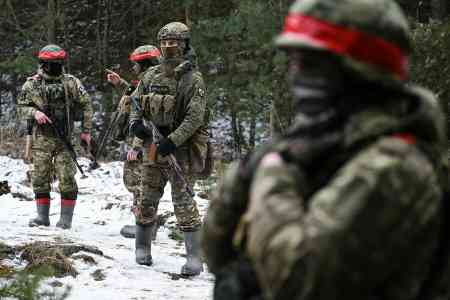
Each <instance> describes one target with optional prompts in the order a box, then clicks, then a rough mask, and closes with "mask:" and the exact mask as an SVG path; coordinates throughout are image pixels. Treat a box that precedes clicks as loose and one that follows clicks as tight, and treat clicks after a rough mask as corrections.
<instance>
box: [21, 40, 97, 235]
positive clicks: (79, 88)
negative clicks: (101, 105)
mask: <svg viewBox="0 0 450 300" xmlns="http://www.w3.org/2000/svg"><path fill="white" fill-rule="evenodd" d="M38 58H39V69H38V71H37V74H36V75H34V76H32V77H30V78H28V80H27V81H26V82H25V84H24V85H23V87H22V91H21V94H20V96H19V98H18V113H19V115H20V116H21V118H22V119H24V120H30V119H33V120H34V121H35V123H36V125H35V128H34V142H33V147H32V159H33V164H34V170H33V172H32V184H33V191H34V193H35V198H36V205H37V213H38V216H37V218H35V219H32V220H31V221H30V223H29V226H40V225H43V226H49V225H50V220H49V209H50V182H51V180H52V178H51V176H52V172H53V171H54V172H55V173H56V174H55V175H56V177H57V179H58V180H59V191H60V193H61V216H60V220H59V221H58V223H57V224H56V226H57V227H60V228H63V229H69V228H71V226H72V216H73V211H74V208H75V203H76V199H77V193H78V188H77V183H76V181H75V173H76V169H75V165H74V162H73V161H72V159H71V156H70V153H69V152H68V151H67V150H66V148H65V147H64V144H63V141H61V140H60V139H59V138H58V137H57V135H56V133H55V131H54V129H53V127H52V126H50V124H49V123H51V124H53V126H55V127H56V128H58V130H59V132H62V134H63V135H64V136H65V137H66V140H68V141H70V137H71V135H72V131H73V120H74V117H75V111H76V110H78V111H80V110H81V111H82V112H83V122H82V133H81V139H82V140H83V141H85V142H86V143H87V144H88V145H89V144H90V141H91V134H90V132H91V128H92V104H91V99H90V97H89V95H88V93H87V92H86V90H85V88H84V87H83V85H82V83H81V82H80V80H79V79H78V78H76V77H75V76H72V75H69V74H65V73H64V63H65V61H66V52H65V51H64V50H63V49H62V48H61V47H59V46H56V45H47V46H45V47H44V48H42V50H40V52H39V56H38ZM49 116H52V119H50V117H49Z"/></svg>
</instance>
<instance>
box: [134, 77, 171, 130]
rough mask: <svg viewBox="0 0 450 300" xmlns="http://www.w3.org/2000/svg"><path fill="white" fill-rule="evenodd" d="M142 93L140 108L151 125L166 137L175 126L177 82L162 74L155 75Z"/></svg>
mask: <svg viewBox="0 0 450 300" xmlns="http://www.w3.org/2000/svg"><path fill="white" fill-rule="evenodd" d="M144 93H145V95H144V96H143V98H142V108H143V109H144V111H148V112H149V114H150V115H149V117H150V118H151V119H152V121H153V123H154V124H155V125H156V126H158V128H160V130H161V132H162V133H163V135H165V136H167V135H168V133H170V132H172V130H173V129H174V125H175V109H176V99H175V96H176V93H177V81H176V80H175V78H169V77H167V76H166V75H165V74H164V73H163V72H159V73H155V75H154V76H153V78H152V80H151V82H150V83H149V85H148V86H147V87H146V90H145V91H144Z"/></svg>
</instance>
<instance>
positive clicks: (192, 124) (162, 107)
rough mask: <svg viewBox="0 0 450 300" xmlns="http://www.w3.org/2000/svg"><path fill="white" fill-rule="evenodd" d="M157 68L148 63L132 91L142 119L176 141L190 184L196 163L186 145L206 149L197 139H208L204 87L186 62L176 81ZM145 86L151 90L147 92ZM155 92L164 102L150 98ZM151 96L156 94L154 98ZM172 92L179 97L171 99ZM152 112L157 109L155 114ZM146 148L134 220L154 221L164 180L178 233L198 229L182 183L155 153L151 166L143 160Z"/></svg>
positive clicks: (178, 154) (191, 202) (197, 74)
mask: <svg viewBox="0 0 450 300" xmlns="http://www.w3.org/2000/svg"><path fill="white" fill-rule="evenodd" d="M163 68H164V66H157V67H154V68H153V70H151V71H149V73H147V74H146V75H145V76H144V79H143V80H142V81H141V83H140V85H139V87H138V94H137V95H139V96H141V107H142V108H143V116H142V117H143V118H144V119H146V118H148V119H150V120H152V121H153V123H154V124H155V125H156V126H158V128H159V130H160V131H161V132H162V133H163V135H164V136H168V137H169V138H170V139H171V140H172V141H173V142H174V143H175V145H177V150H176V152H175V157H176V159H177V161H178V163H179V164H180V166H181V167H182V169H183V171H184V174H185V178H186V180H187V182H188V184H189V185H190V187H191V188H192V187H193V185H194V182H195V172H196V171H197V170H199V168H198V163H197V161H193V159H195V158H194V157H193V156H192V155H191V154H192V151H191V150H192V147H193V145H192V144H193V143H196V145H195V146H198V149H200V150H201V151H206V149H202V148H203V147H205V146H206V145H203V144H202V142H203V143H205V144H206V139H207V137H208V132H207V130H206V126H205V124H206V123H205V111H206V98H205V94H204V93H205V86H204V83H203V79H202V76H201V73H200V72H198V71H196V70H191V64H190V62H187V61H186V62H185V63H183V64H182V65H180V66H179V68H178V70H177V74H178V75H177V76H179V79H178V80H177V79H176V78H175V77H167V76H166V75H165V72H164V71H163ZM155 87H157V88H160V87H164V88H167V91H156V90H155ZM151 90H153V91H154V92H153V93H152V92H150V91H151ZM147 93H148V94H147ZM159 93H164V94H162V95H164V96H165V95H167V96H168V97H167V96H166V99H164V103H162V102H161V101H159V102H158V100H155V99H153V98H157V97H160V94H159ZM155 95H156V97H154V96H155ZM175 95H179V96H178V97H177V98H175ZM152 97H153V98H152ZM155 112H161V113H160V114H155ZM176 117H178V118H179V119H176ZM133 118H134V119H133ZM136 118H139V117H137V116H136V114H133V113H132V114H131V120H132V121H133V120H136ZM134 146H136V144H135V145H134ZM147 151H148V148H147V147H146V148H145V149H144V165H143V168H144V169H143V176H142V185H141V188H142V191H141V192H142V195H143V198H142V203H139V204H138V207H137V208H136V213H137V216H138V220H139V222H141V223H143V224H145V223H151V222H153V221H154V218H155V217H156V212H157V208H158V203H159V200H160V198H161V197H162V195H163V192H164V187H165V185H166V183H167V181H170V182H171V185H172V196H173V198H172V200H173V203H174V210H175V215H176V216H177V220H178V224H179V227H180V229H181V230H182V231H194V230H196V229H198V228H199V226H200V224H201V220H200V217H199V213H198V210H197V206H196V203H195V201H194V200H193V199H192V197H190V196H189V195H188V194H187V193H186V187H185V186H184V184H183V183H182V182H181V181H180V180H179V178H177V176H176V175H175V174H174V172H173V171H172V170H171V169H170V167H169V165H168V163H167V159H166V158H164V157H161V156H158V158H157V161H156V164H153V163H152V162H149V161H148V153H147ZM202 155H203V156H204V155H205V154H202ZM200 164H201V163H200ZM196 168H197V169H196ZM200 169H201V166H200Z"/></svg>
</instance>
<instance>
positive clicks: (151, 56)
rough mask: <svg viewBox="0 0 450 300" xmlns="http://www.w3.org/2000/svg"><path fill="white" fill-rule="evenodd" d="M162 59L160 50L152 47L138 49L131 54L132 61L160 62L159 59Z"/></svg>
mask: <svg viewBox="0 0 450 300" xmlns="http://www.w3.org/2000/svg"><path fill="white" fill-rule="evenodd" d="M160 57H161V53H160V52H159V49H158V48H157V47H155V46H152V45H144V46H140V47H138V48H136V49H135V50H134V51H133V52H132V53H131V54H130V58H129V59H130V61H133V62H140V61H143V60H156V61H158V62H159V58H160Z"/></svg>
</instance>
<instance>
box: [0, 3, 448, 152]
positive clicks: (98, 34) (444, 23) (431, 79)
mask: <svg viewBox="0 0 450 300" xmlns="http://www.w3.org/2000/svg"><path fill="white" fill-rule="evenodd" d="M398 2H399V3H400V5H402V7H403V8H404V9H405V11H406V13H407V15H408V18H409V19H410V22H411V28H412V38H413V40H414V53H413V55H412V64H411V69H412V76H411V79H412V81H413V82H415V83H418V84H420V85H423V86H425V87H427V88H429V89H431V90H433V91H434V92H435V93H436V94H437V95H438V96H439V99H440V101H441V103H442V105H443V107H444V108H445V109H446V111H447V113H448V99H449V97H450V4H449V3H448V1H446V0H424V1H413V0H398ZM291 3H292V1H288V0H267V1H262V0H240V1H239V0H233V1H218V0H164V1H149V0H135V1H123V0H95V1H92V0H34V1H20V0H0V40H1V44H0V126H1V128H3V129H5V128H6V130H8V129H9V130H10V131H12V132H15V133H17V132H19V134H20V132H21V130H17V126H19V125H18V123H17V120H16V117H15V102H16V97H17V95H18V93H19V91H20V87H21V85H22V84H23V82H24V81H25V80H26V78H27V77H28V76H30V75H32V74H33V72H35V70H36V66H37V60H36V54H37V52H38V51H39V49H40V48H41V47H43V46H44V45H46V44H48V43H56V44H58V45H60V46H62V47H63V48H65V49H66V51H68V53H69V60H68V63H67V71H68V72H69V73H71V74H74V75H76V76H77V77H79V78H80V79H81V80H82V81H83V82H84V84H85V85H86V87H87V88H88V90H89V92H90V93H91V95H92V96H93V99H94V104H95V109H96V124H97V126H96V130H97V133H96V135H98V134H99V133H100V131H101V130H103V129H104V128H105V126H104V125H103V124H106V122H108V120H109V116H110V113H111V112H112V111H113V110H114V106H115V103H116V102H117V95H114V94H113V91H112V88H111V86H109V85H108V84H107V83H106V81H105V68H110V69H111V68H112V69H114V70H116V71H117V72H119V73H120V74H121V75H122V76H123V77H125V78H126V79H128V80H131V79H133V76H132V74H131V73H130V69H131V68H130V67H131V66H130V64H129V62H128V56H129V54H130V52H131V51H132V50H133V49H135V48H136V47H138V46H140V45H143V44H154V45H155V44H156V43H157V41H156V34H157V32H158V30H159V29H160V28H161V26H163V25H164V24H166V23H168V22H171V21H182V22H185V23H187V24H188V25H189V26H190V27H191V28H192V36H193V39H192V40H193V45H194V47H195V49H196V52H197V54H198V57H199V61H200V68H201V70H202V72H203V74H204V76H205V80H206V83H207V88H208V99H209V101H210V105H211V108H212V112H213V120H214V122H213V129H212V134H213V135H214V138H215V142H216V143H217V144H219V145H220V147H217V149H220V153H217V156H218V157H221V158H224V159H230V158H236V157H240V156H241V155H243V154H245V153H246V152H247V151H249V150H251V149H253V148H254V147H255V145H257V144H258V143H260V142H263V141H264V140H266V139H268V138H269V137H270V134H271V131H273V130H280V129H281V130H282V129H284V128H286V127H287V126H288V124H289V123H290V122H291V119H292V113H291V112H292V107H291V105H292V103H291V100H290V96H289V88H288V87H287V80H286V58H285V56H284V54H283V53H281V52H280V51H277V50H276V49H275V48H274V46H273V43H272V41H273V38H274V36H275V35H276V34H277V33H279V32H280V31H281V29H282V25H283V21H284V17H285V16H286V14H287V11H288V8H289V6H290V4H291ZM0 133H1V132H0Z"/></svg>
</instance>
